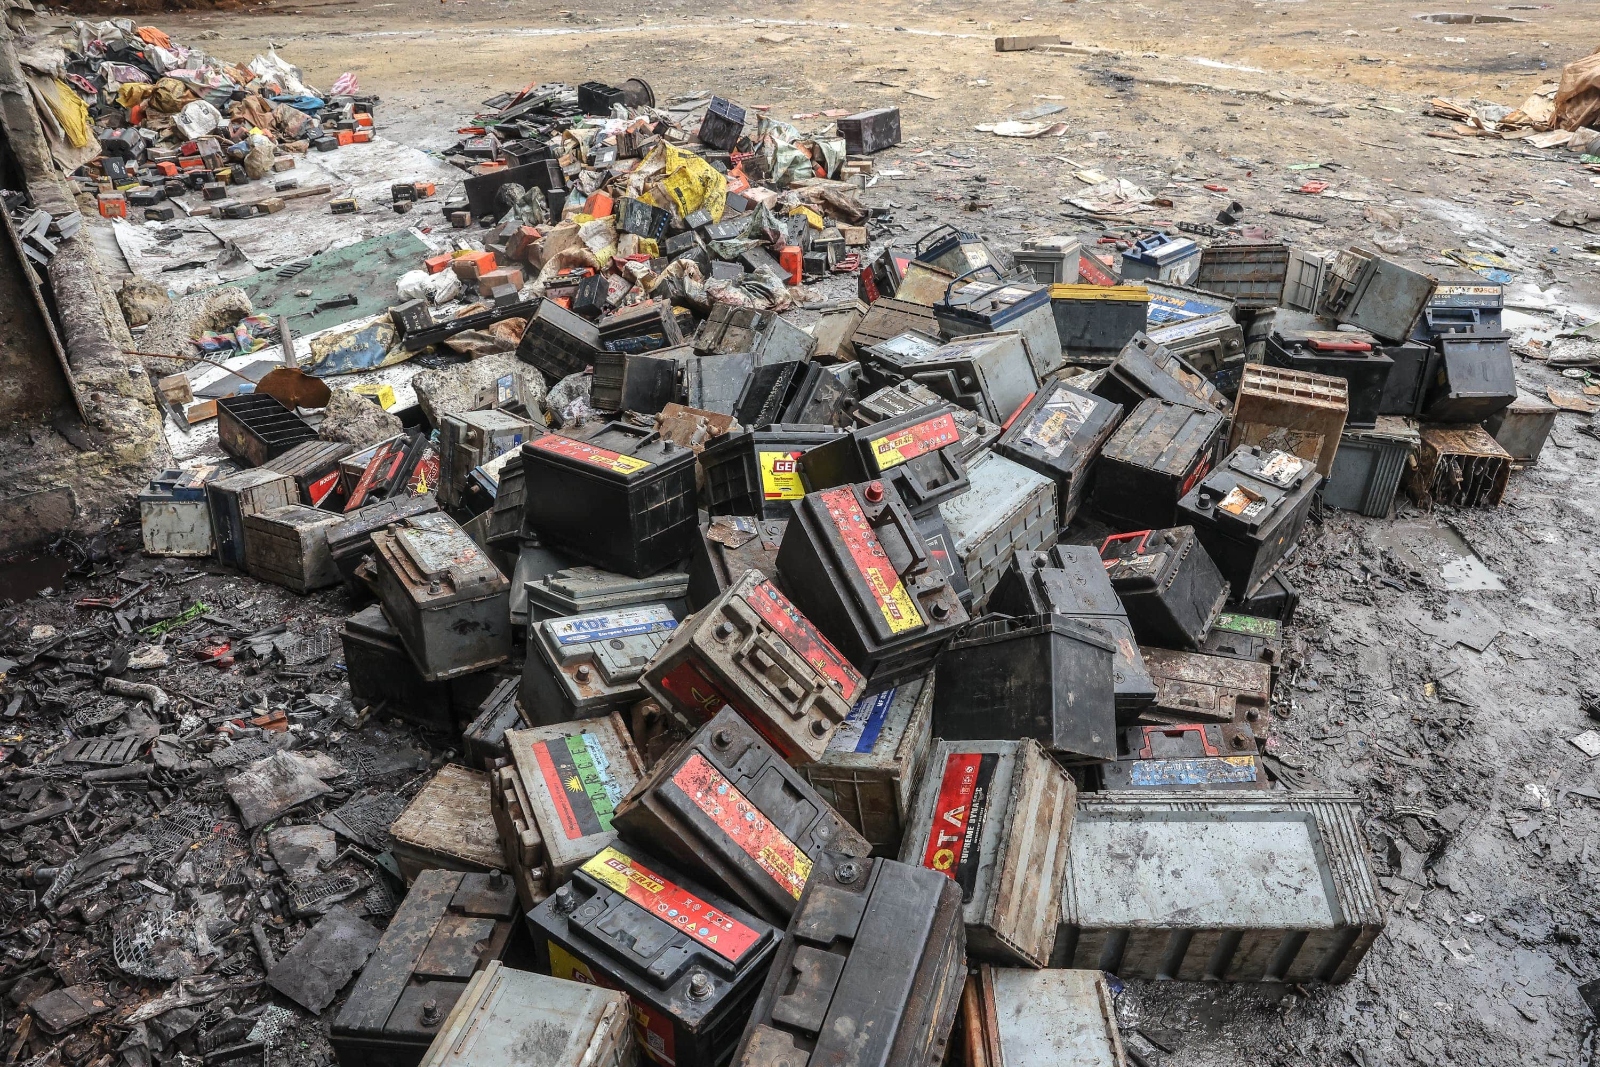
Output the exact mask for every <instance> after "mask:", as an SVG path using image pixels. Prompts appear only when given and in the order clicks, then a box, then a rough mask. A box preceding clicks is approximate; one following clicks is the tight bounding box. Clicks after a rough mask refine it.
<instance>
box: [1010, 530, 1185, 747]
mask: <svg viewBox="0 0 1600 1067" xmlns="http://www.w3.org/2000/svg"><path fill="white" fill-rule="evenodd" d="M989 610H991V611H996V612H1000V613H1001V614H1005V615H1012V616H1018V617H1021V616H1029V615H1046V614H1051V613H1054V614H1056V615H1065V616H1067V617H1068V618H1073V619H1077V620H1079V621H1081V622H1086V623H1089V624H1091V625H1093V626H1095V627H1097V628H1098V629H1100V630H1101V631H1102V632H1103V633H1104V634H1105V635H1106V637H1107V638H1109V639H1110V640H1111V643H1112V644H1113V645H1115V646H1116V651H1115V653H1113V657H1112V661H1111V681H1112V686H1113V689H1114V692H1115V693H1116V705H1117V723H1118V725H1119V726H1120V725H1125V724H1126V723H1128V722H1131V721H1132V720H1133V718H1134V717H1136V716H1137V715H1138V714H1139V712H1140V711H1141V710H1143V709H1144V708H1147V707H1149V706H1150V702H1151V701H1152V700H1154V699H1155V695H1156V686H1155V682H1153V681H1151V679H1150V672H1149V670H1148V669H1146V667H1145V665H1144V657H1142V656H1141V655H1140V654H1139V642H1138V641H1137V640H1136V639H1135V638H1134V636H1133V627H1132V626H1131V625H1130V624H1129V622H1128V613H1127V610H1126V609H1125V608H1123V606H1122V600H1121V599H1120V598H1119V597H1118V596H1117V593H1116V590H1115V589H1113V588H1112V587H1111V579H1110V578H1108V577H1107V576H1106V568H1105V564H1104V563H1103V562H1102V561H1101V559H1100V554H1099V553H1098V552H1096V551H1095V550H1094V548H1092V547H1089V546H1081V545H1057V546H1056V547H1055V548H1052V549H1051V550H1050V551H1049V552H1048V553H1045V552H1019V553H1017V556H1016V558H1015V559H1014V560H1012V562H1011V566H1010V567H1008V568H1007V569H1006V572H1005V574H1004V575H1002V576H1001V579H1000V584H999V585H997V586H996V587H995V590H994V592H993V593H992V594H991V595H990V597H989Z"/></svg>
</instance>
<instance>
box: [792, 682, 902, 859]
mask: <svg viewBox="0 0 1600 1067" xmlns="http://www.w3.org/2000/svg"><path fill="white" fill-rule="evenodd" d="M932 743H933V675H931V674H930V675H927V676H925V677H923V678H917V679H914V680H912V681H909V682H904V683H902V684H900V685H894V686H890V687H889V688H888V689H885V690H883V691H882V692H878V693H872V694H870V695H868V696H864V697H862V698H861V699H860V700H857V701H856V705H855V707H853V708H851V709H850V714H849V715H846V716H845V719H844V722H842V723H840V724H839V728H838V729H837V730H835V731H834V733H833V736H832V737H831V738H829V739H828V749H827V751H826V752H824V753H823V754H822V758H821V759H820V760H817V761H816V762H815V763H805V764H801V765H800V766H799V767H797V768H795V769H796V770H797V771H799V773H800V776H801V777H802V778H804V779H805V780H806V781H808V782H810V783H811V787H812V788H813V789H815V790H816V791H817V795H818V796H820V797H822V799H823V800H825V801H827V802H828V803H829V804H831V805H833V809H834V810H835V811H837V812H838V813H839V815H840V816H841V817H843V819H844V820H845V821H846V822H848V823H849V824H850V825H851V826H853V827H855V828H856V829H857V830H858V831H860V833H861V836H862V837H864V838H866V840H867V843H868V844H869V845H871V846H872V854H873V855H874V856H897V855H899V854H900V843H901V839H902V837H903V836H904V834H905V828H906V825H907V823H909V822H910V820H911V801H912V799H913V796H914V794H915V793H916V788H917V783H918V782H919V781H921V780H922V771H923V767H924V765H925V764H926V763H927V759H928V748H929V746H930V745H931V744H932Z"/></svg>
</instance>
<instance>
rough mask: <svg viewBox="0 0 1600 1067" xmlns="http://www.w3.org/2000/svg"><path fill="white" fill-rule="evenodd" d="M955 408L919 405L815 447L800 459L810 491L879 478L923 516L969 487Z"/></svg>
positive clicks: (915, 514) (912, 509) (947, 405)
mask: <svg viewBox="0 0 1600 1067" xmlns="http://www.w3.org/2000/svg"><path fill="white" fill-rule="evenodd" d="M956 410H957V409H956V408H955V407H953V406H952V405H950V404H947V403H940V404H939V405H936V406H929V407H925V408H918V409H916V410H913V411H911V412H908V413H907V414H905V415H900V416H896V417H895V418H891V419H885V420H883V421H882V422H877V423H873V424H872V425H870V426H866V427H863V428H860V429H857V430H852V431H851V432H850V433H849V434H846V435H844V436H841V437H840V438H839V439H838V440H836V441H830V442H828V443H827V444H824V445H819V446H817V447H815V448H812V449H811V450H810V451H808V452H807V453H806V454H805V455H803V456H801V457H800V461H799V462H800V473H801V476H802V477H803V479H804V483H805V487H806V489H807V491H809V492H816V491H817V490H819V489H831V488H833V487H835V486H840V485H848V484H851V483H854V482H865V481H869V480H871V479H873V478H881V479H882V480H883V481H884V482H886V483H890V484H892V485H893V486H894V488H895V489H896V490H897V491H898V493H899V497H900V501H901V502H902V503H903V504H904V505H905V507H906V510H907V511H909V512H911V514H912V515H914V516H921V515H925V514H926V513H927V512H928V511H930V510H932V509H933V508H936V507H938V506H939V504H940V503H941V502H943V501H945V500H949V499H950V498H951V497H954V496H958V495H960V494H961V493H964V492H966V490H967V485H968V482H967V468H966V465H965V464H964V463H963V462H962V460H961V453H960V452H959V451H958V450H957V446H958V445H959V444H960V442H961V436H962V435H961V429H960V426H959V425H958V423H957V421H956V416H955V412H956Z"/></svg>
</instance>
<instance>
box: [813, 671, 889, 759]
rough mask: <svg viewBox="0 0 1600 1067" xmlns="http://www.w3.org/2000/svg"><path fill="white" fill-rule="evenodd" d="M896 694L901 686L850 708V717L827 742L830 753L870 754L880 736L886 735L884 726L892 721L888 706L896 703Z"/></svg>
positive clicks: (848, 716)
mask: <svg viewBox="0 0 1600 1067" xmlns="http://www.w3.org/2000/svg"><path fill="white" fill-rule="evenodd" d="M897 692H899V688H898V687H896V688H894V689H885V690H884V691H883V692H881V693H875V694H873V695H872V696H868V697H862V698H861V699H860V700H858V701H856V706H855V707H853V708H851V709H850V714H848V715H846V716H845V717H844V722H842V723H840V724H839V728H838V729H837V730H835V731H834V734H833V737H832V738H831V739H830V740H829V741H828V751H829V752H845V753H849V752H871V751H872V746H873V745H876V744H877V743H878V735H880V734H882V733H883V724H884V722H885V721H886V720H887V719H888V718H889V705H890V704H892V703H894V695H895V693H897Z"/></svg>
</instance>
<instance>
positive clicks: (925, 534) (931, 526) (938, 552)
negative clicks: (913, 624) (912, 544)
mask: <svg viewBox="0 0 1600 1067" xmlns="http://www.w3.org/2000/svg"><path fill="white" fill-rule="evenodd" d="M916 521H917V533H919V534H921V535H922V543H923V544H925V545H927V546H928V558H929V559H931V560H933V564H934V566H936V567H938V568H939V571H940V572H941V573H942V574H943V575H944V576H945V580H946V581H948V582H949V583H950V588H952V589H954V590H955V591H956V596H957V597H959V598H960V599H961V606H962V607H964V608H966V609H967V610H968V611H969V612H970V611H971V610H972V585H971V583H970V582H968V581H967V569H966V566H965V564H963V563H962V559H961V553H960V552H958V551H957V550H956V538H955V534H954V533H953V532H952V531H951V529H950V524H949V523H948V522H946V521H945V517H944V512H943V511H941V510H940V509H939V508H932V509H930V510H929V511H927V512H926V513H924V514H922V515H918V516H916Z"/></svg>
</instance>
